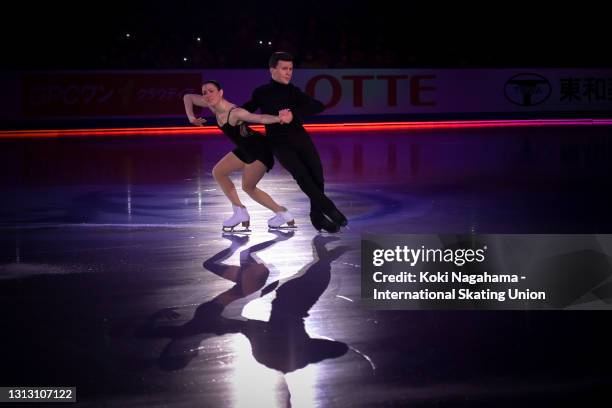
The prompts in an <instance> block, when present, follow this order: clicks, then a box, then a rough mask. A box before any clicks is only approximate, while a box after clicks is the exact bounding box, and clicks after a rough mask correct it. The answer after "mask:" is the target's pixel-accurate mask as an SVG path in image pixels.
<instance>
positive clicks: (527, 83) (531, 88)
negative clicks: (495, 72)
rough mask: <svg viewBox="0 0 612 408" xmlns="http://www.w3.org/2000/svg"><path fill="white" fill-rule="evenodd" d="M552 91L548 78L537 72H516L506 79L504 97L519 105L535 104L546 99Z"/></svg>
mask: <svg viewBox="0 0 612 408" xmlns="http://www.w3.org/2000/svg"><path fill="white" fill-rule="evenodd" d="M551 92H552V86H551V85H550V82H549V81H548V79H546V78H544V77H543V76H542V75H538V74H518V75H515V76H513V77H512V78H510V79H509V80H508V81H506V85H505V86H504V94H505V95H506V99H507V100H508V101H510V102H512V103H513V104H515V105H519V106H536V105H539V104H541V103H543V102H544V101H546V100H547V99H548V98H549V97H550V94H551Z"/></svg>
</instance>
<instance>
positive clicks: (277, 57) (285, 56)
mask: <svg viewBox="0 0 612 408" xmlns="http://www.w3.org/2000/svg"><path fill="white" fill-rule="evenodd" d="M278 61H291V62H293V55H291V54H289V53H288V52H284V51H278V52H275V53H274V54H272V56H270V60H269V61H268V66H269V67H270V68H276V65H278Z"/></svg>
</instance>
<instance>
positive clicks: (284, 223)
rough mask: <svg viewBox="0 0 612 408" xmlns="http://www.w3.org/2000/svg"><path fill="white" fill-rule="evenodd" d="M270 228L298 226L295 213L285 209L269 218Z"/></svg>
mask: <svg viewBox="0 0 612 408" xmlns="http://www.w3.org/2000/svg"><path fill="white" fill-rule="evenodd" d="M268 228H270V229H290V228H297V225H295V220H294V219H293V215H291V213H290V212H289V211H287V210H286V209H285V211H279V212H277V213H276V215H275V216H274V217H272V218H270V219H269V220H268Z"/></svg>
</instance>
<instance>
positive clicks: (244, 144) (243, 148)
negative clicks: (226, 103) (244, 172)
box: [217, 107, 274, 171]
mask: <svg viewBox="0 0 612 408" xmlns="http://www.w3.org/2000/svg"><path fill="white" fill-rule="evenodd" d="M234 109H236V107H233V108H231V109H230V110H229V112H227V121H226V122H225V124H224V125H223V126H219V124H217V126H219V129H221V131H222V132H223V133H224V134H225V135H226V136H227V137H229V138H230V140H231V141H232V142H234V144H235V145H236V149H234V150H233V151H232V152H233V153H234V154H235V155H236V156H237V157H238V159H240V161H242V162H244V163H247V164H251V163H253V162H254V161H255V160H259V161H260V162H262V163H263V164H264V165H265V166H266V167H267V168H268V171H270V170H271V169H272V167H273V166H274V156H273V155H272V150H271V149H270V145H269V143H268V141H267V139H266V136H264V135H262V134H261V133H258V132H256V131H254V130H253V129H251V128H250V127H248V126H247V125H246V124H242V125H237V126H232V125H230V121H229V119H230V114H231V113H232V111H233V110H234ZM243 134H244V136H243Z"/></svg>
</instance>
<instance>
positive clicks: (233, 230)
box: [221, 227, 252, 235]
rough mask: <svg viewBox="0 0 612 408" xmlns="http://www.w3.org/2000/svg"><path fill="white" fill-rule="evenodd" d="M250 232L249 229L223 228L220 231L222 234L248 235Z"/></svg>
mask: <svg viewBox="0 0 612 408" xmlns="http://www.w3.org/2000/svg"><path fill="white" fill-rule="evenodd" d="M251 232H252V231H251V230H250V229H249V228H233V227H223V228H222V229H221V233H222V234H230V235H231V234H250V233H251Z"/></svg>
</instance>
